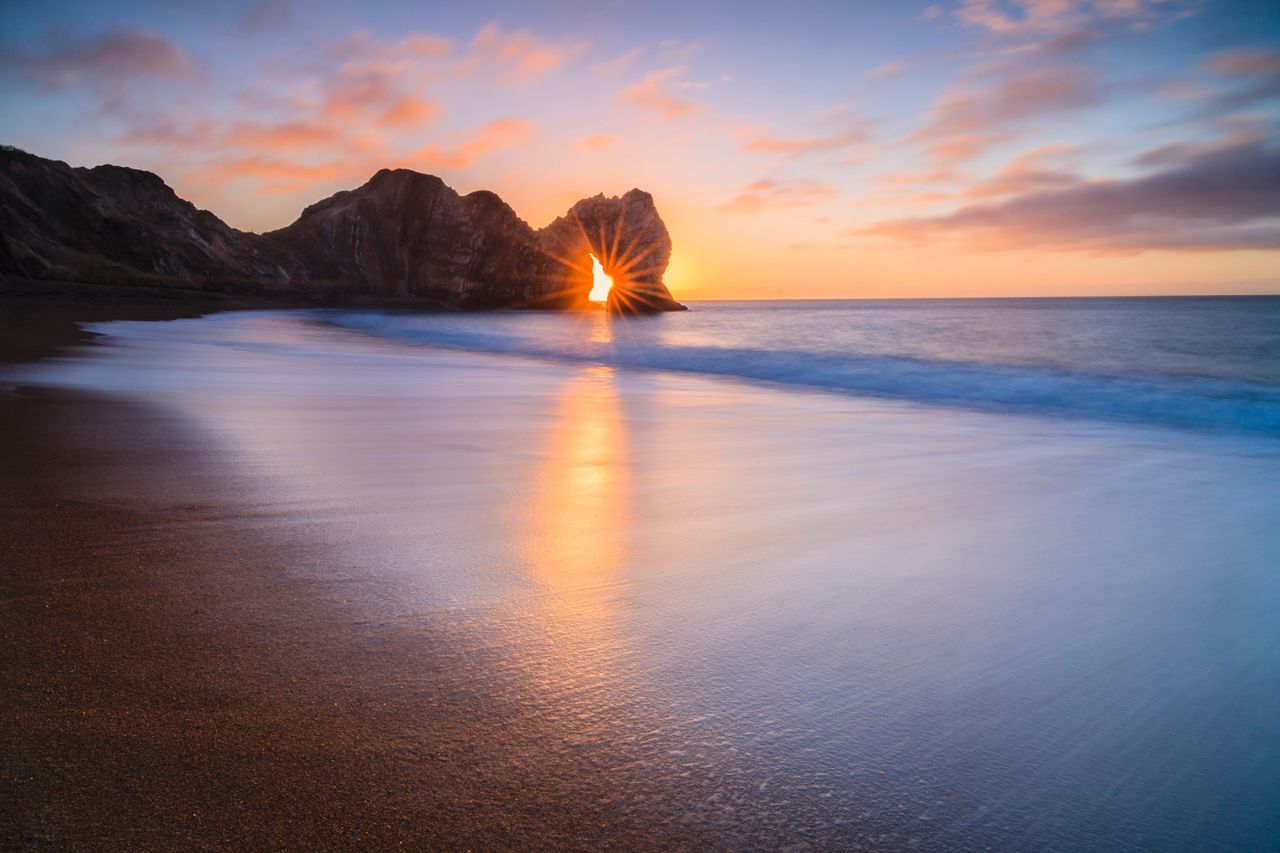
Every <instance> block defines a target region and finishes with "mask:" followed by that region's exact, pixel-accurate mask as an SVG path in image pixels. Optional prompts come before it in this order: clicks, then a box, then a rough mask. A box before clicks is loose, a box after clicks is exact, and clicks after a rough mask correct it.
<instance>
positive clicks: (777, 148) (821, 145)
mask: <svg viewBox="0 0 1280 853" xmlns="http://www.w3.org/2000/svg"><path fill="white" fill-rule="evenodd" d="M869 138H870V134H868V133H867V131H866V130H864V129H863V128H854V129H852V130H847V131H845V132H844V133H838V134H835V135H833V136H808V137H782V136H770V135H760V136H756V137H754V138H752V139H748V140H747V141H745V142H743V143H742V150H743V151H754V152H763V153H768V154H811V153H813V152H817V151H836V150H839V149H841V148H848V147H850V146H851V145H857V144H859V143H862V142H866V141H867V140H868V139H869Z"/></svg>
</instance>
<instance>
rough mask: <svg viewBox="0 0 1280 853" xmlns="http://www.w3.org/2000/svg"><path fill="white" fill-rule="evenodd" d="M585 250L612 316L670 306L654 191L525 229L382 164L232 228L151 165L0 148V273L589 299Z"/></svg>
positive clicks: (536, 304) (228, 289)
mask: <svg viewBox="0 0 1280 853" xmlns="http://www.w3.org/2000/svg"><path fill="white" fill-rule="evenodd" d="M591 255H595V256H596V257H598V258H599V259H600V260H601V262H602V263H603V264H604V266H605V270H606V272H608V273H610V274H611V275H612V276H613V278H614V281H615V286H614V290H613V293H611V295H610V299H609V303H608V305H609V307H610V308H611V309H612V310H614V311H617V312H622V313H647V312H652V311H670V310H680V309H682V308H683V307H684V306H682V305H680V304H679V303H678V302H676V301H675V300H674V299H672V297H671V294H670V293H669V292H668V291H667V289H666V286H665V285H664V284H663V282H662V275H663V272H664V271H665V270H666V266H667V262H668V260H669V259H670V256H671V237H670V235H669V234H668V232H667V229H666V226H665V225H664V224H663V222H662V218H661V217H660V216H659V215H658V211H657V208H656V207H655V205H654V203H653V197H652V196H650V195H649V194H648V193H645V192H642V191H640V190H632V191H631V192H629V193H627V194H626V195H623V196H621V197H613V198H606V197H605V196H603V195H600V196H596V197H594V198H589V199H584V200H582V201H580V202H578V203H577V204H575V205H574V206H573V208H571V209H570V210H569V212H568V213H567V214H566V215H565V216H563V217H561V218H559V219H557V220H556V221H555V222H553V223H552V224H551V225H549V226H547V227H546V228H544V229H542V230H541V231H535V230H534V229H532V228H530V227H529V225H528V224H527V223H525V222H524V221H523V220H522V219H520V217H519V216H517V215H516V213H515V211H513V210H512V209H511V207H510V206H509V205H507V204H506V203H505V202H504V201H503V200H502V199H501V198H499V197H498V196H497V195H495V194H493V193H491V192H474V193H470V194H468V195H465V196H460V195H458V193H456V192H454V191H453V190H452V189H450V188H449V187H448V186H447V185H446V184H445V183H444V182H443V181H441V180H440V179H439V178H437V177H434V176H432V175H424V174H421V173H418V172H413V171H410V170H407V169H394V170H390V169H384V170H382V171H380V172H378V173H377V174H376V175H374V176H373V177H372V178H371V179H370V180H369V181H368V182H367V183H365V184H364V185H363V186H360V187H358V188H356V189H354V190H348V191H344V192H340V193H337V194H335V195H333V196H330V197H329V198H327V199H325V200H323V201H321V202H318V203H316V204H313V205H311V206H310V207H308V208H307V209H306V210H304V211H303V212H302V215H301V216H299V217H298V219H297V221H296V222H294V223H293V224H292V225H289V226H288V227H286V228H282V229H280V230H278V231H272V232H268V233H265V234H254V233H249V232H245V231H238V230H236V229H234V228H232V227H230V226H228V225H227V224H226V223H224V222H223V221H222V220H220V219H218V217H216V216H214V215H213V214H212V213H210V212H209V211H207V210H200V209H198V208H196V207H195V206H194V205H192V204H191V203H190V202H188V201H185V200H184V199H182V198H179V197H178V196H177V195H176V194H175V193H174V192H173V190H172V189H170V188H169V186H168V185H166V184H165V183H164V181H162V180H161V179H160V178H159V177H157V176H156V175H154V174H152V173H150V172H144V171H141V170H138V169H129V168H124V167H120V166H97V167H94V168H92V169H85V168H72V167H70V166H68V165H67V164H66V163H62V162H59V161H55V160H46V159H44V158H41V157H37V156H35V155H32V154H27V153H25V152H23V151H19V150H17V149H14V148H8V147H6V148H3V149H0V276H12V277H20V278H24V279H37V280H48V281H76V282H92V283H101V284H117V285H149V286H156V287H174V288H183V289H187V290H196V291H203V292H217V293H230V294H237V295H245V296H258V297H267V298H270V297H277V298H289V297H299V298H305V299H306V300H308V301H312V302H335V303H338V302H375V303H377V302H386V303H397V304H409V305H415V304H416V305H423V306H432V307H456V308H514V307H520V308H551V309H571V308H579V307H587V305H588V301H587V293H588V292H589V291H590V289H591V257H590V256H591Z"/></svg>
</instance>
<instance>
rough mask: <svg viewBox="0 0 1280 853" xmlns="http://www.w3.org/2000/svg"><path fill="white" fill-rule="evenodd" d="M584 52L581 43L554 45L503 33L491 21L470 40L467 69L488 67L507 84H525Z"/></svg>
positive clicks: (527, 35) (529, 36) (525, 34)
mask: <svg viewBox="0 0 1280 853" xmlns="http://www.w3.org/2000/svg"><path fill="white" fill-rule="evenodd" d="M585 48H586V44H585V43H583V42H572V43H570V42H565V43H556V42H551V41H547V40H546V39H542V38H539V37H538V36H535V35H533V34H532V33H529V32H527V31H525V30H518V31H515V32H506V31H504V30H503V29H502V25H501V24H499V23H498V22H497V21H491V22H490V23H488V24H485V25H484V27H482V28H481V30H480V32H478V33H476V36H475V38H474V39H472V40H471V49H470V56H469V58H468V60H467V62H468V67H469V68H475V67H482V68H483V67H491V68H494V69H496V70H497V72H498V75H499V78H500V79H502V80H503V81H505V82H508V83H528V82H530V81H532V80H536V79H537V78H539V77H542V76H544V75H546V74H549V73H551V72H552V71H555V70H556V69H557V68H560V67H561V66H562V65H564V64H565V63H566V62H568V61H569V60H570V59H572V58H573V57H574V56H576V55H578V54H579V53H581V52H582V51H583V50H584V49H585Z"/></svg>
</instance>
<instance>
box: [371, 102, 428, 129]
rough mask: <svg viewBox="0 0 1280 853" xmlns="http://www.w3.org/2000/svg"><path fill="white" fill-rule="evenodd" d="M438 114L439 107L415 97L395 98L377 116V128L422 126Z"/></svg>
mask: <svg viewBox="0 0 1280 853" xmlns="http://www.w3.org/2000/svg"><path fill="white" fill-rule="evenodd" d="M439 114H440V107H439V105H437V104H436V103H434V102H432V101H427V100H424V99H422V98H419V97H418V96H417V95H401V96H400V97H398V98H396V99H395V100H394V101H392V102H391V103H390V104H388V105H387V108H386V109H385V110H383V111H382V114H381V115H380V116H378V121H377V124H378V127H404V126H407V125H415V124H424V123H426V122H429V121H432V120H433V119H435V118H436V116H438V115H439Z"/></svg>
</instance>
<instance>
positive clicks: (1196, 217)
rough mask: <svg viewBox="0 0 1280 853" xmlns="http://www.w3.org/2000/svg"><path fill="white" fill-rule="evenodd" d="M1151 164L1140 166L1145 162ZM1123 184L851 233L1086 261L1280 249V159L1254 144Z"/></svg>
mask: <svg viewBox="0 0 1280 853" xmlns="http://www.w3.org/2000/svg"><path fill="white" fill-rule="evenodd" d="M1151 159H1152V158H1148V162H1150V161H1151ZM1155 159H1156V161H1157V162H1160V163H1162V164H1163V166H1164V168H1162V169H1159V170H1156V171H1153V172H1151V173H1149V174H1146V175H1143V176H1140V177H1137V178H1130V179H1119V180H1085V179H1081V178H1077V179H1074V180H1072V181H1071V182H1070V183H1065V182H1062V181H1058V179H1057V178H1055V179H1054V182H1055V183H1056V184H1058V185H1057V186H1054V187H1051V188H1047V189H1046V188H1039V189H1037V188H1034V187H1033V188H1031V189H1029V191H1027V192H1025V193H1023V194H1020V195H1016V196H1014V197H1012V198H1009V199H1007V200H1005V201H1001V202H996V203H983V204H974V205H970V206H967V207H962V208H960V209H959V210H956V211H953V212H951V213H947V214H944V215H940V216H931V217H911V218H906V219H895V220H887V221H882V222H879V223H876V224H875V225H873V226H872V227H870V228H865V229H854V230H853V231H851V232H850V233H851V234H855V235H859V236H866V235H874V236H880V237H889V238H893V239H895V240H902V241H906V242H909V243H914V244H950V245H957V246H960V247H963V248H968V249H1008V248H1018V249H1028V248H1041V249H1053V250H1062V251H1077V252H1090V253H1133V252H1141V251H1146V250H1166V251H1184V252H1188V251H1230V250H1245V249H1280V224H1278V218H1280V150H1277V149H1275V148H1270V147H1267V146H1265V145H1263V144H1261V143H1258V142H1244V143H1230V144H1226V145H1220V146H1210V147H1199V148H1187V149H1182V150H1181V151H1171V150H1165V151H1164V152H1163V154H1162V156H1161V157H1159V158H1155Z"/></svg>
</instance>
